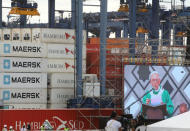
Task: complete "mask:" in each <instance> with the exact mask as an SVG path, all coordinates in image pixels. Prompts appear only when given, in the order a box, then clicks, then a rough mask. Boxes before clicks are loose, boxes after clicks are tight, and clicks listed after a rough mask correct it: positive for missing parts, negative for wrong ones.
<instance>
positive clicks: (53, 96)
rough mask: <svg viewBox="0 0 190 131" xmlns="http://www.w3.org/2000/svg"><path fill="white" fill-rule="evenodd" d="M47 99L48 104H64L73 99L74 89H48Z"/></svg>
mask: <svg viewBox="0 0 190 131" xmlns="http://www.w3.org/2000/svg"><path fill="white" fill-rule="evenodd" d="M48 97H49V100H48V103H50V104H66V103H67V100H69V99H72V98H74V89H48Z"/></svg>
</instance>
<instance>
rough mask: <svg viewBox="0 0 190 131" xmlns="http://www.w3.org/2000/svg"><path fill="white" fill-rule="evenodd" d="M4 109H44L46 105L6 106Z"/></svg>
mask: <svg viewBox="0 0 190 131" xmlns="http://www.w3.org/2000/svg"><path fill="white" fill-rule="evenodd" d="M4 107H5V109H46V108H47V104H29V103H26V104H6V105H4Z"/></svg>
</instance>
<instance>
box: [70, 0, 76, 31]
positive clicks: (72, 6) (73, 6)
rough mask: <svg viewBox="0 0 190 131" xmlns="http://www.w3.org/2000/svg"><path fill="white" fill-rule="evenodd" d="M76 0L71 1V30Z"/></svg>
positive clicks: (73, 25) (73, 22)
mask: <svg viewBox="0 0 190 131" xmlns="http://www.w3.org/2000/svg"><path fill="white" fill-rule="evenodd" d="M75 10H76V0H71V29H74V28H75V17H76V16H75V15H76V14H75V13H76V11H75Z"/></svg>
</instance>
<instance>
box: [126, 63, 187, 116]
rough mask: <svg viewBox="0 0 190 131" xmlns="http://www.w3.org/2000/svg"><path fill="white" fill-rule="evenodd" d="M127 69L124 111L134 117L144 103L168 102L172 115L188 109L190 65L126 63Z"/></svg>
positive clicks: (169, 111)
mask: <svg viewBox="0 0 190 131" xmlns="http://www.w3.org/2000/svg"><path fill="white" fill-rule="evenodd" d="M124 73H125V75H124V111H125V113H127V114H128V113H130V114H133V117H134V118H135V117H137V115H139V114H140V113H142V104H152V105H153V106H155V105H159V104H166V105H167V111H168V113H169V114H170V116H175V115H178V114H180V113H182V112H183V111H187V110H188V109H189V107H190V67H186V66H145V65H126V66H125V71H124ZM159 79H160V80H159ZM156 85H157V86H156ZM156 88H157V89H156ZM158 94H159V95H158ZM132 103H133V105H131V104H132ZM130 105H131V106H130Z"/></svg>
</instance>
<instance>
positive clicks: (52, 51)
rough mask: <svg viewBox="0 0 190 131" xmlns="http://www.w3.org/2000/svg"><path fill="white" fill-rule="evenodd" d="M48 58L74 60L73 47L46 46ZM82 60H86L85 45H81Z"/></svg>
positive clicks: (65, 45) (63, 45) (62, 45)
mask: <svg viewBox="0 0 190 131" xmlns="http://www.w3.org/2000/svg"><path fill="white" fill-rule="evenodd" d="M47 50H48V52H47V53H48V54H47V57H48V58H59V59H60V58H69V59H74V56H75V45H74V44H47ZM82 52H83V54H82V58H83V59H86V45H83V49H82Z"/></svg>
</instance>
